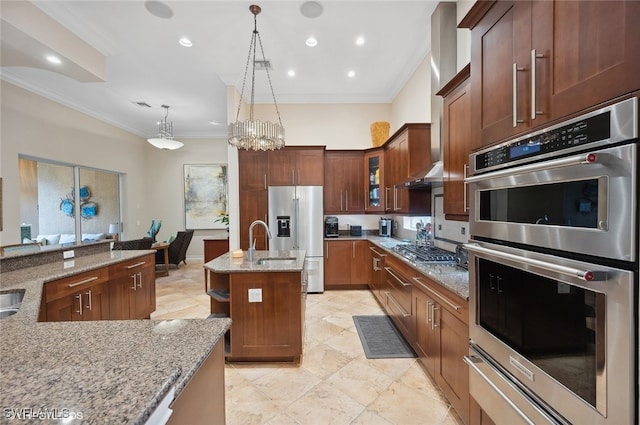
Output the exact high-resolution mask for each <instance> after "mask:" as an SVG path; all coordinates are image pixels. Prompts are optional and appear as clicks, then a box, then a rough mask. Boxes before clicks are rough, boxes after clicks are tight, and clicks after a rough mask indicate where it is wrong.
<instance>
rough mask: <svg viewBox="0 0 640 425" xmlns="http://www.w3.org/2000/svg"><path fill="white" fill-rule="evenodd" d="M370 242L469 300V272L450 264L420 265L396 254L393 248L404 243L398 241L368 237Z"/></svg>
mask: <svg viewBox="0 0 640 425" xmlns="http://www.w3.org/2000/svg"><path fill="white" fill-rule="evenodd" d="M367 239H368V240H369V241H370V242H372V243H373V244H375V245H376V246H379V247H380V248H382V249H384V250H385V251H386V252H387V253H388V254H391V255H394V256H395V257H397V258H399V259H401V260H402V261H404V262H405V263H407V264H409V265H411V267H413V268H414V269H416V270H418V271H420V272H421V273H423V274H424V275H425V276H427V277H428V278H429V279H431V280H432V281H434V282H435V283H438V284H440V285H442V286H443V287H445V288H447V289H448V290H450V291H451V292H453V293H454V294H457V295H459V296H460V297H462V298H463V299H465V300H469V271H468V270H465V269H463V268H462V267H458V266H456V265H451V264H437V263H435V264H420V263H415V262H413V261H410V260H408V259H406V258H404V257H403V256H402V255H400V254H398V253H396V252H395V251H394V250H393V247H394V246H395V245H397V244H399V243H406V242H403V241H401V240H398V239H393V238H385V237H380V236H369V237H368V238H367Z"/></svg>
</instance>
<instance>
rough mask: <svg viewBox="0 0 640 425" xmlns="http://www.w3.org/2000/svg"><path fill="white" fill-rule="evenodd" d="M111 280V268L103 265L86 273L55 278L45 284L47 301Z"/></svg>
mask: <svg viewBox="0 0 640 425" xmlns="http://www.w3.org/2000/svg"><path fill="white" fill-rule="evenodd" d="M108 280H109V269H108V268H107V267H102V268H99V269H96V270H92V271H89V272H85V273H80V274H76V275H73V276H69V277H65V278H64V279H59V280H53V281H51V282H47V283H45V285H44V293H45V301H46V302H50V301H53V300H57V299H59V298H62V297H65V296H67V295H70V294H73V293H75V292H78V291H80V290H82V289H85V288H88V287H90V286H93V285H96V284H99V283H104V282H107V281H108Z"/></svg>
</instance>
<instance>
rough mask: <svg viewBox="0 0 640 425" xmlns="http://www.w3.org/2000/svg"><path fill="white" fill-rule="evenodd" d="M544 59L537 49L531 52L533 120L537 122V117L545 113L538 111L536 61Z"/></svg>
mask: <svg viewBox="0 0 640 425" xmlns="http://www.w3.org/2000/svg"><path fill="white" fill-rule="evenodd" d="M541 58H544V55H543V54H541V53H536V49H533V50H531V119H532V120H535V119H536V116H537V115H542V114H543V111H536V59H541Z"/></svg>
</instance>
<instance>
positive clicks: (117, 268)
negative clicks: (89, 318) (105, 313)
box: [108, 254, 156, 320]
mask: <svg viewBox="0 0 640 425" xmlns="http://www.w3.org/2000/svg"><path fill="white" fill-rule="evenodd" d="M109 276H110V283H109V286H108V294H109V318H110V319H114V320H123V319H148V318H149V316H150V315H151V313H152V312H153V311H155V309H156V275H155V257H154V255H153V254H149V255H146V256H144V257H139V258H135V259H133V260H129V261H123V262H121V263H117V264H114V265H112V266H110V267H109Z"/></svg>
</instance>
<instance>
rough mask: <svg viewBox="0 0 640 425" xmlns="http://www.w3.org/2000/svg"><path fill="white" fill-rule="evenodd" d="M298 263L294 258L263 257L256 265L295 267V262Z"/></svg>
mask: <svg viewBox="0 0 640 425" xmlns="http://www.w3.org/2000/svg"><path fill="white" fill-rule="evenodd" d="M297 261H298V259H297V258H295V257H264V258H260V259H259V260H258V261H257V262H256V264H259V265H266V266H268V265H278V264H279V265H289V266H295V265H296V262H297Z"/></svg>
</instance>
